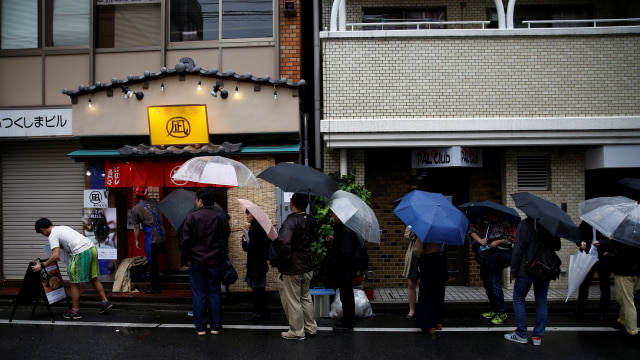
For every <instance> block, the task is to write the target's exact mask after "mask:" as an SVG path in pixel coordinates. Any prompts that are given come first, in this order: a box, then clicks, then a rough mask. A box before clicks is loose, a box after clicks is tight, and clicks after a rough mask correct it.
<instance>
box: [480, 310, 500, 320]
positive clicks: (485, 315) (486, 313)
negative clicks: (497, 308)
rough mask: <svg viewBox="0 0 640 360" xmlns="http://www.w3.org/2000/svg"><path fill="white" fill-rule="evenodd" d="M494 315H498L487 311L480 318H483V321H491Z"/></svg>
mask: <svg viewBox="0 0 640 360" xmlns="http://www.w3.org/2000/svg"><path fill="white" fill-rule="evenodd" d="M496 315H498V314H497V313H495V312H493V311H488V312H484V313H482V317H483V318H485V319H493V318H494V317H496Z"/></svg>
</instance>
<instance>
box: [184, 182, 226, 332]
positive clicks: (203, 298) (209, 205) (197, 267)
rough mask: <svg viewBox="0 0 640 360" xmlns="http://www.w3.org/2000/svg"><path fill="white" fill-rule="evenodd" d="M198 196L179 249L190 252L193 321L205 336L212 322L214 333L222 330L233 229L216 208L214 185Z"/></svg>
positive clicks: (185, 226)
mask: <svg viewBox="0 0 640 360" xmlns="http://www.w3.org/2000/svg"><path fill="white" fill-rule="evenodd" d="M196 198H197V200H196V204H197V205H198V209H197V210H195V211H193V212H192V213H191V214H189V215H188V216H187V218H186V219H185V221H184V225H183V230H182V242H181V243H180V248H181V249H183V251H185V252H186V253H187V254H189V262H190V266H189V280H190V281H191V292H192V293H193V298H192V301H193V324H194V325H195V328H196V331H197V333H198V335H205V334H206V330H207V322H209V324H210V326H211V334H213V335H217V334H219V333H220V331H222V303H221V301H220V294H221V292H222V291H221V286H220V278H221V276H222V274H221V273H222V262H223V260H224V259H227V258H228V256H229V255H228V254H229V250H228V249H229V248H228V241H229V235H230V234H231V228H230V226H229V221H228V218H227V217H226V216H225V214H223V213H222V211H219V210H218V209H216V208H214V204H215V198H216V193H215V190H214V189H213V188H201V189H199V190H198V192H197V193H196Z"/></svg>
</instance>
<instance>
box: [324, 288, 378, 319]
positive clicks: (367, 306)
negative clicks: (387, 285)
mask: <svg viewBox="0 0 640 360" xmlns="http://www.w3.org/2000/svg"><path fill="white" fill-rule="evenodd" d="M353 300H354V302H355V305H356V318H367V317H369V316H373V310H372V309H371V303H369V299H368V298H367V294H365V293H364V291H363V290H360V289H353ZM329 317H330V318H332V319H341V318H342V302H341V301H340V289H336V296H335V299H334V300H333V302H332V303H331V311H330V312H329Z"/></svg>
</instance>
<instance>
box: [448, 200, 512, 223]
mask: <svg viewBox="0 0 640 360" xmlns="http://www.w3.org/2000/svg"><path fill="white" fill-rule="evenodd" d="M458 209H460V210H461V211H462V212H463V213H465V215H467V217H468V218H469V221H471V222H476V220H478V218H486V217H487V210H488V209H493V210H497V211H500V212H501V213H502V214H503V216H504V218H505V220H507V221H508V222H510V223H512V224H513V225H518V223H520V220H521V219H520V214H518V212H517V211H516V210H515V209H513V208H510V207H508V206H504V205H500V204H497V203H494V202H493V201H489V200H485V201H479V202H468V203H464V204H462V205H460V206H458Z"/></svg>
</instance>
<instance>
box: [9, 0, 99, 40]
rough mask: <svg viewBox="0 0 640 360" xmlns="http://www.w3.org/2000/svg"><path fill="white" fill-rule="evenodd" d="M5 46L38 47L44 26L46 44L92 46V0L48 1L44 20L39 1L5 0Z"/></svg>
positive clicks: (45, 4)
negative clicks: (90, 38) (90, 31)
mask: <svg viewBox="0 0 640 360" xmlns="http://www.w3.org/2000/svg"><path fill="white" fill-rule="evenodd" d="M1 4H2V7H1V8H0V11H1V15H0V21H1V22H2V24H1V26H0V31H1V32H2V36H1V40H0V41H1V48H2V49H3V50H5V49H38V48H40V47H41V45H42V43H41V39H40V33H41V32H42V31H41V30H42V26H44V27H45V28H44V29H45V31H44V34H45V35H44V46H45V47H62V46H88V45H89V24H90V17H89V14H90V7H91V1H90V0H83V1H78V0H55V1H54V0H45V1H44V15H45V16H44V20H43V17H42V16H41V11H40V6H41V4H42V2H41V1H39V0H2V1H1Z"/></svg>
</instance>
